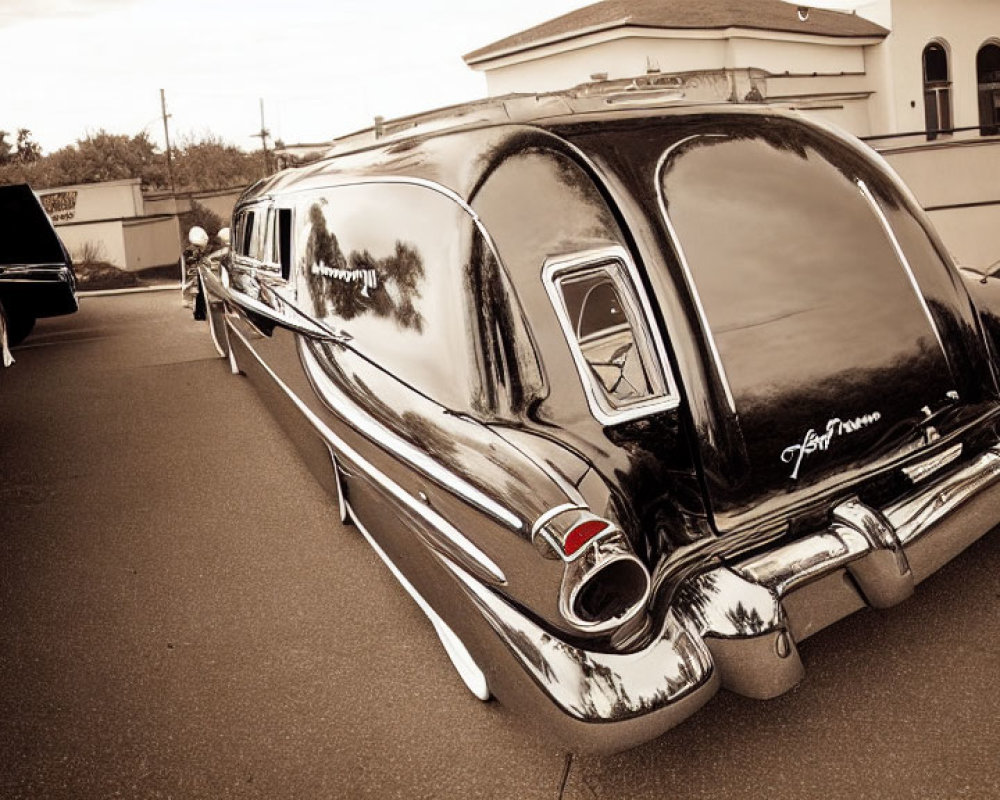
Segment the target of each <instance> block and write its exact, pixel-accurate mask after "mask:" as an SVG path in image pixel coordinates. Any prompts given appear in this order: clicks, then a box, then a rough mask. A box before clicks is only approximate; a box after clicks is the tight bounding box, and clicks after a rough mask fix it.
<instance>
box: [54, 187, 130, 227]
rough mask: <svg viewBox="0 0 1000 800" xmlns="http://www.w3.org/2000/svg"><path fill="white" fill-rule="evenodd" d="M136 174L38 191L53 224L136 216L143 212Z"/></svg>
mask: <svg viewBox="0 0 1000 800" xmlns="http://www.w3.org/2000/svg"><path fill="white" fill-rule="evenodd" d="M140 183H141V182H140V180H139V179H138V178H130V179H127V180H121V181H107V182H105V183H83V184H78V185H76V186H59V187H57V188H53V189H41V190H40V191H39V192H38V196H39V198H41V201H42V205H43V206H44V207H45V210H46V211H47V212H49V216H50V217H51V218H52V221H53V222H54V223H55V224H60V223H63V222H91V221H94V220H105V219H121V218H122V217H138V216H142V214H143V206H142V188H141V185H140Z"/></svg>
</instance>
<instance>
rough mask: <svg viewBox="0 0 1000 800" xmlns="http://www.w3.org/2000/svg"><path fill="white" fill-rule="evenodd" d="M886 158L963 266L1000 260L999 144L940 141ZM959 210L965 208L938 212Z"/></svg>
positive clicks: (902, 149)
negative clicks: (925, 209)
mask: <svg viewBox="0 0 1000 800" xmlns="http://www.w3.org/2000/svg"><path fill="white" fill-rule="evenodd" d="M882 154H883V155H884V156H885V158H886V160H887V161H888V162H889V163H890V164H891V165H892V167H893V168H894V169H895V170H896V172H898V173H899V175H900V177H901V178H902V179H903V180H904V181H905V182H906V184H907V186H909V187H910V189H911V191H912V192H913V194H914V195H915V196H916V198H917V201H918V202H919V203H920V205H921V206H923V207H924V208H930V209H931V210H930V211H928V213H929V214H930V217H931V220H932V221H933V223H934V226H935V227H936V228H937V229H938V233H940V234H941V238H942V239H943V240H944V242H945V244H946V245H947V247H948V249H949V250H950V251H951V253H952V254H953V255H954V256H955V258H956V259H957V260H958V261H959V262H960V263H962V264H968V265H970V266H986V265H988V264H990V263H992V262H994V261H996V260H997V259H1000V139H995V138H990V139H981V140H973V141H966V142H948V141H940V140H939V141H938V142H934V143H929V142H924V143H921V144H918V145H915V146H909V147H899V148H897V149H895V150H888V151H883V153H882ZM970 203H985V204H987V205H972V206H968V205H966V204H970ZM960 205H965V207H960V208H937V209H935V207H939V206H960Z"/></svg>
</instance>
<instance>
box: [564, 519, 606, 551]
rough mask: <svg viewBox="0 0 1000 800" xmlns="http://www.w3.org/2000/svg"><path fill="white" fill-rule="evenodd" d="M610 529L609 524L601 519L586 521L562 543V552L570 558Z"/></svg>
mask: <svg viewBox="0 0 1000 800" xmlns="http://www.w3.org/2000/svg"><path fill="white" fill-rule="evenodd" d="M610 528H611V523H610V522H607V521H606V520H603V519H588V520H585V521H584V522H581V523H580V524H578V525H576V526H575V527H574V528H573V529H572V530H570V532H569V533H567V534H566V539H565V540H564V541H563V552H564V553H565V554H566V555H568V556H571V555H573V554H575V553H577V552H578V551H579V550H580V548H581V547H583V546H585V545H587V544H589V543H590V542H592V541H594V539H596V538H597V537H598V536H600V535H601V534H602V533H605V532H606V531H608V530H609V529H610Z"/></svg>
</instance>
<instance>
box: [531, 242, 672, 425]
mask: <svg viewBox="0 0 1000 800" xmlns="http://www.w3.org/2000/svg"><path fill="white" fill-rule="evenodd" d="M627 259H628V256H627V254H626V253H625V251H624V250H622V249H621V248H618V247H614V248H609V249H607V250H601V251H594V252H589V253H583V254H580V255H577V256H573V257H571V258H567V259H558V260H550V261H549V262H547V263H546V266H545V270H544V277H545V285H546V289H547V291H548V293H549V297H550V298H551V300H552V303H553V306H554V307H555V310H556V315H557V316H558V317H559V322H560V324H561V326H562V328H563V333H564V334H565V335H566V339H567V341H568V343H569V346H570V350H571V351H572V353H573V358H574V360H575V361H576V365H577V368H578V370H579V372H580V379H581V381H582V383H583V388H584V391H585V392H586V394H587V399H588V401H589V403H590V406H591V410H592V411H593V413H594V416H595V417H597V419H598V420H600V421H601V422H603V423H604V424H607V425H610V424H614V423H618V422H624V421H625V420H628V419H634V418H635V417H638V416H644V415H646V414H650V413H653V412H654V411H662V410H666V409H667V408H674V407H676V405H677V396H676V391H675V389H674V387H673V385H672V384H671V382H670V381H669V379H668V378H667V377H665V373H664V370H663V367H662V363H663V361H662V358H663V356H662V348H658V347H657V346H656V344H655V343H654V340H653V338H652V335H651V333H650V330H649V327H648V325H647V323H646V317H645V315H644V314H643V311H644V307H643V305H642V304H641V302H640V299H639V296H638V294H637V292H636V289H635V285H634V283H633V281H632V278H631V276H630V274H629V271H628V268H627V266H626V265H627V264H628V260H627Z"/></svg>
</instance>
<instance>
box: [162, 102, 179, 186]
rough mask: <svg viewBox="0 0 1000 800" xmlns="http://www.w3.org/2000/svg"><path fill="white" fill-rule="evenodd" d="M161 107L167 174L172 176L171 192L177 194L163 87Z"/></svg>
mask: <svg viewBox="0 0 1000 800" xmlns="http://www.w3.org/2000/svg"><path fill="white" fill-rule="evenodd" d="M160 109H161V110H162V111H163V139H164V140H165V141H166V143H167V175H169V176H170V194H171V195H176V194H177V189H176V187H175V186H174V157H173V156H172V155H171V154H170V127H169V126H168V125H167V118H168V117H169V116H170V115H169V114H168V113H167V96H166V94H164V92H163V89H160Z"/></svg>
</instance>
